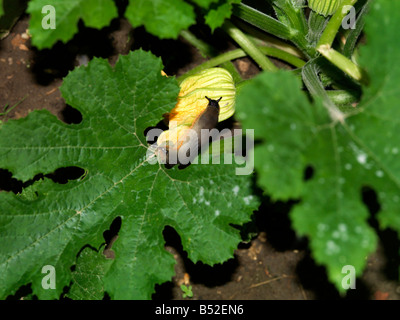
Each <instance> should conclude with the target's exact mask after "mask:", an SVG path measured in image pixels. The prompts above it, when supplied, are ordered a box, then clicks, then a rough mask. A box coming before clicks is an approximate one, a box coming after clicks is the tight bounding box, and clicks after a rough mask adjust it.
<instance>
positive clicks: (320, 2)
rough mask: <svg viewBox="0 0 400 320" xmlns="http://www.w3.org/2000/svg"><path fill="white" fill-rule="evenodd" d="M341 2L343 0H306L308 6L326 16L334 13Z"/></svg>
mask: <svg viewBox="0 0 400 320" xmlns="http://www.w3.org/2000/svg"><path fill="white" fill-rule="evenodd" d="M342 2H343V0H308V7H309V8H311V9H312V10H313V11H315V12H317V13H319V14H322V15H323V16H325V17H326V16H329V15H332V14H334V13H335V12H336V10H337V9H338V8H339V6H340V5H341V4H342Z"/></svg>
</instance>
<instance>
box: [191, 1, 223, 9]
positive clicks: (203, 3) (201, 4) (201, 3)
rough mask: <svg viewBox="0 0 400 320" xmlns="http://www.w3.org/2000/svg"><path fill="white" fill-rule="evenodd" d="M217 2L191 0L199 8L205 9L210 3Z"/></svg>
mask: <svg viewBox="0 0 400 320" xmlns="http://www.w3.org/2000/svg"><path fill="white" fill-rule="evenodd" d="M218 1H219V0H193V2H194V3H196V4H197V5H198V6H199V7H202V8H205V9H207V8H208V7H209V6H210V5H211V4H212V3H215V2H218Z"/></svg>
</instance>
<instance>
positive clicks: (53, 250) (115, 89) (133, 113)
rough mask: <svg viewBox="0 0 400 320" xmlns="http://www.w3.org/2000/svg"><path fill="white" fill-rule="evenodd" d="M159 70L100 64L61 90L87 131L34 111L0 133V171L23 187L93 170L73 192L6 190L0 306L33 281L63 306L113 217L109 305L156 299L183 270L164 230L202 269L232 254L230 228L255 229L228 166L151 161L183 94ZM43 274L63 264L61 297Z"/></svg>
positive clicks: (1, 204) (137, 62) (244, 189)
mask: <svg viewBox="0 0 400 320" xmlns="http://www.w3.org/2000/svg"><path fill="white" fill-rule="evenodd" d="M161 70H162V64H161V61H160V59H157V58H155V57H154V56H153V55H151V54H150V53H146V52H143V51H136V52H133V53H131V54H129V55H128V56H121V57H120V59H119V61H118V62H117V64H116V65H115V67H114V68H111V67H110V65H109V64H108V63H107V61H106V60H102V59H94V60H93V61H91V62H90V63H89V65H88V66H87V67H80V68H77V69H75V70H74V71H72V72H71V73H70V74H69V75H68V76H67V77H66V78H65V80H64V82H63V85H62V88H61V91H62V94H63V96H64V98H65V100H66V102H67V103H68V104H69V105H71V106H72V107H74V108H76V109H78V110H79V111H80V112H81V113H82V118H83V120H82V122H81V123H79V124H75V125H67V124H64V123H62V122H60V121H59V120H58V119H57V118H56V117H55V116H53V115H51V114H50V113H49V112H48V111H35V112H32V113H30V114H29V115H28V116H27V117H26V118H23V119H19V120H10V121H8V122H6V123H4V124H2V125H1V126H0V168H4V169H8V170H9V171H11V172H12V173H13V176H14V177H15V178H17V179H20V180H22V181H27V180H29V179H32V178H33V177H34V176H35V175H37V174H38V173H42V174H48V173H51V172H54V171H55V170H56V169H58V168H60V167H69V166H76V167H80V168H83V169H84V170H85V175H84V176H82V177H81V178H80V179H78V180H73V181H69V182H68V183H67V184H57V183H54V182H53V181H52V180H50V179H45V180H41V181H39V182H37V183H35V184H34V185H33V186H31V187H30V188H27V189H25V191H24V192H23V194H22V195H15V194H13V193H10V192H0V239H1V241H2V245H1V247H0V297H3V298H4V297H5V296H7V295H8V294H11V293H13V292H15V291H16V290H17V289H18V287H19V286H21V285H24V284H27V283H30V282H32V289H33V293H34V294H36V295H38V297H39V298H41V299H43V298H57V297H59V296H60V294H61V292H62V291H63V288H64V286H67V285H69V284H70V281H71V279H72V278H71V271H70V267H71V266H72V265H73V264H74V263H75V258H76V255H77V254H78V252H79V250H80V249H81V248H82V247H83V246H85V245H87V244H89V245H91V246H92V247H95V248H99V247H100V245H101V243H103V242H104V239H103V232H104V231H105V230H107V229H108V228H109V227H110V224H111V222H112V221H113V220H114V219H115V218H116V217H121V220H122V226H121V229H120V232H119V237H118V240H117V241H116V242H115V243H114V245H113V251H114V252H115V255H116V258H115V259H114V260H113V262H112V264H111V265H107V270H106V271H104V279H102V281H104V282H102V283H101V284H97V285H98V286H100V287H104V288H106V290H107V292H108V294H109V295H110V297H112V298H122V299H131V298H135V299H138V298H140V299H144V298H150V297H151V294H152V292H153V291H154V285H155V284H156V283H163V282H165V281H168V280H170V279H171V277H172V275H173V274H174V267H173V266H174V264H175V261H174V258H173V256H172V255H171V254H169V253H168V252H166V251H165V250H164V239H163V234H162V232H163V229H164V228H165V226H167V225H168V226H171V227H173V228H174V229H175V230H176V231H177V232H178V234H179V235H180V237H181V241H182V245H183V247H184V249H185V250H186V251H187V252H188V256H189V258H190V259H192V260H193V261H195V262H196V261H199V260H201V261H203V262H204V263H207V264H210V265H212V264H215V263H220V262H223V261H225V260H227V259H229V258H231V257H232V255H233V250H234V249H235V248H236V246H237V244H238V243H239V241H240V235H239V230H238V229H237V228H234V227H233V226H232V225H241V224H243V223H244V222H246V221H248V220H249V217H250V215H251V213H252V211H253V210H254V209H255V208H256V207H257V199H256V198H255V197H252V196H251V181H250V178H249V176H237V175H235V165H229V164H226V165H222V164H221V165H213V164H209V165H200V164H199V165H191V166H189V167H188V168H186V169H183V170H178V168H176V167H175V168H173V169H166V168H165V167H164V166H162V165H159V164H154V165H151V164H149V163H148V162H146V152H147V143H146V139H145V136H144V131H145V129H146V128H147V127H149V126H154V125H155V124H156V123H157V122H158V121H159V119H161V118H162V114H163V113H165V112H167V111H169V110H171V109H172V107H173V106H174V104H175V102H176V97H177V95H178V92H179V87H178V85H177V82H176V80H175V79H174V78H171V77H169V78H167V77H163V76H162V75H161ZM44 265H52V266H54V267H55V270H56V281H57V286H56V289H55V290H44V289H43V288H42V286H41V280H42V278H43V276H44V275H43V274H42V273H41V269H42V267H43V266H44ZM74 279H75V280H76V279H78V278H76V277H74ZM88 290H89V289H88ZM75 293H76V292H75ZM75 293H73V294H72V295H74V294H75ZM77 296H79V295H77ZM95 296H97V295H95Z"/></svg>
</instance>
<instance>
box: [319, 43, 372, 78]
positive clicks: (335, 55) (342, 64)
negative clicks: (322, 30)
mask: <svg viewBox="0 0 400 320" xmlns="http://www.w3.org/2000/svg"><path fill="white" fill-rule="evenodd" d="M318 51H319V52H320V53H321V54H322V55H323V56H324V57H325V58H326V59H328V60H329V61H330V62H332V63H333V64H334V65H335V66H337V67H338V68H339V69H340V70H342V71H344V72H345V73H346V74H348V75H349V76H350V77H352V78H353V79H355V80H357V81H359V82H362V83H366V82H367V78H366V75H365V73H364V71H363V70H362V69H361V68H360V67H359V66H357V65H356V64H355V63H354V62H353V61H351V60H350V59H349V58H346V57H345V56H344V55H342V54H341V53H340V52H338V51H336V50H334V49H332V48H331V47H329V46H328V45H326V46H320V47H319V48H318Z"/></svg>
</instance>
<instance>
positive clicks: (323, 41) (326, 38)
mask: <svg viewBox="0 0 400 320" xmlns="http://www.w3.org/2000/svg"><path fill="white" fill-rule="evenodd" d="M356 2H357V0H344V1H343V3H342V5H341V6H340V7H339V9H338V10H337V11H336V12H335V14H334V15H333V16H332V18H331V19H330V20H329V22H328V24H327V26H326V28H325V30H324V32H323V33H322V35H321V38H320V39H319V42H318V44H317V50H318V47H319V46H323V45H329V46H330V47H331V46H332V43H333V41H334V40H335V37H336V35H337V33H338V31H339V28H340V26H341V25H342V21H343V19H344V18H345V17H346V15H347V12H346V11H345V10H343V9H344V8H345V6H353V5H354V4H355V3H356Z"/></svg>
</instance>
